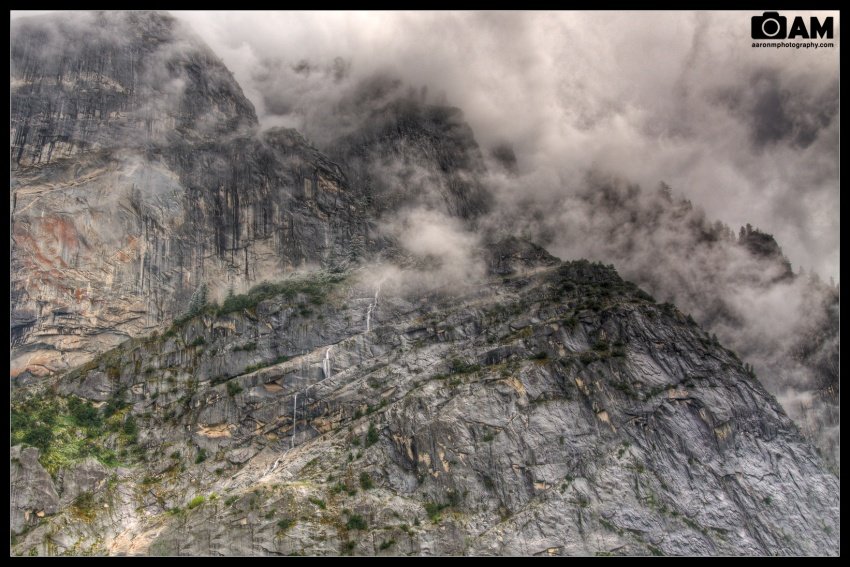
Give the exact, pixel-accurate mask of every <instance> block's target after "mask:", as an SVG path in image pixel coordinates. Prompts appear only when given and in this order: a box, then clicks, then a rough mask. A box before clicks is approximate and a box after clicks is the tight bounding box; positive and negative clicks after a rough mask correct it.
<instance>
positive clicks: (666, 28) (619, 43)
mask: <svg viewBox="0 0 850 567" xmlns="http://www.w3.org/2000/svg"><path fill="white" fill-rule="evenodd" d="M794 14H800V15H803V16H804V17H808V15H809V13H805V12H794ZM813 14H814V15H818V16H820V17H821V18H823V17H824V16H827V15H832V16H833V17H834V26H835V40H834V41H835V42H836V45H837V44H838V41H839V39H840V21H839V19H838V17H837V14H834V13H833V14H827V13H813ZM175 15H176V16H177V17H178V18H181V19H185V20H186V21H189V22H191V24H192V26H193V28H194V29H195V30H196V31H197V33H198V34H199V35H200V36H201V37H203V38H204V40H205V41H206V42H207V43H208V44H209V45H210V46H211V47H212V48H213V50H214V51H215V52H216V53H218V54H219V56H220V57H222V59H223V61H224V62H225V64H226V65H227V66H228V67H229V68H230V69H231V70H232V71H233V72H234V74H235V76H236V78H237V80H238V81H239V83H240V84H241V85H242V87H243V89H244V90H245V93H246V95H247V96H248V98H249V99H251V101H252V102H253V103H254V105H255V107H256V108H257V113H258V115H259V118H260V121H261V123H262V124H263V125H264V126H268V125H275V124H286V125H289V126H293V127H296V128H298V129H299V130H301V131H303V132H304V133H305V135H307V136H308V138H310V139H312V140H314V141H315V142H316V143H318V144H319V145H320V146H321V145H322V143H323V142H326V141H328V140H330V139H332V138H333V137H335V136H337V135H339V134H340V132H341V131H344V130H345V129H346V128H349V127H351V126H352V124H354V123H357V121H358V120H361V119H362V118H363V116H362V115H358V114H357V112H356V110H359V109H355V108H352V106H351V105H344V104H341V102H342V101H344V100H345V99H346V98H347V97H348V96H349V93H350V92H351V90H352V89H354V88H357V86H358V85H360V84H361V83H362V81H363V80H365V79H371V78H373V77H374V76H375V75H376V74H380V75H384V76H388V77H392V78H397V79H399V80H401V82H402V85H401V86H400V87H399V88H400V89H403V90H407V89H415V90H416V91H417V93H420V92H423V91H424V92H425V94H426V96H427V97H428V98H429V100H432V101H443V102H447V103H448V104H450V105H452V106H457V107H459V108H460V109H462V110H463V112H464V115H465V117H466V120H467V122H469V124H470V125H471V126H472V129H473V131H474V132H475V136H476V138H477V139H478V141H479V143H481V145H482V146H483V147H485V148H487V149H491V148H493V147H495V146H497V145H498V144H500V143H509V144H510V145H511V146H512V147H513V150H514V153H515V154H516V157H517V167H518V170H519V174H520V180H519V181H517V182H516V183H514V184H513V185H512V186H511V187H509V191H510V195H509V196H506V197H505V198H506V199H512V198H514V196H515V195H517V194H519V195H522V196H528V195H531V196H535V197H538V198H542V199H553V198H557V197H558V196H560V195H563V194H564V193H565V192H569V191H571V190H574V189H575V188H577V187H578V186H579V185H580V184H581V180H582V179H583V175H582V174H583V173H584V172H585V171H587V170H588V169H600V170H603V171H605V172H609V173H614V174H617V175H620V176H621V177H623V178H624V179H627V180H629V181H630V182H635V183H639V184H641V185H642V186H644V187H655V186H657V184H658V183H659V182H660V181H664V182H666V183H667V184H669V185H670V186H671V187H672V188H673V189H674V191H676V192H677V193H681V194H683V195H684V196H685V197H686V198H688V199H690V200H691V201H692V202H693V203H694V204H696V205H697V206H700V207H702V208H704V209H705V210H706V212H707V214H708V216H709V217H710V218H712V219H718V220H721V221H723V222H725V223H727V224H729V225H730V226H733V227H737V226H742V225H744V224H745V223H751V224H752V225H753V226H757V227H759V228H760V229H762V230H764V231H766V232H769V233H771V234H773V235H774V236H775V237H776V238H777V240H778V241H779V242H780V243H782V246H783V250H784V251H785V253H786V255H787V256H788V257H789V259H790V260H791V262H792V264H793V265H794V266H795V268H798V267H803V268H805V269H806V270H807V271H812V270H813V271H815V272H816V273H818V274H819V275H820V276H821V277H822V278H824V279H829V278H830V277H833V278H834V279H835V280H838V271H839V244H838V232H839V230H838V229H839V216H838V202H839V201H838V199H839V192H838V174H837V169H838V51H839V50H838V48H837V47H836V48H822V49H757V48H752V47H751V40H750V37H749V33H750V17H751V16H752V15H757V14H751V13H749V12H719V13H718V12H712V13H707V12H682V13H664V12H649V13H631V12H627V13H609V12H605V13H601V12H599V13H576V12H563V13H545V12H519V13H516V12H511V13H501V12H485V13H477V12H460V13H455V12H449V13H445V12H440V13H427V12H426V13H422V12H416V13H405V12H392V13H382V12H373V13H353V14H349V13H311V12H297V13H286V12H273V13H258V12H244V13H238V12H237V13H227V14H224V13H216V12H176V13H175ZM340 118H344V120H340Z"/></svg>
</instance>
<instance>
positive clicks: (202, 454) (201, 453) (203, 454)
mask: <svg viewBox="0 0 850 567" xmlns="http://www.w3.org/2000/svg"><path fill="white" fill-rule="evenodd" d="M206 460H207V450H206V449H204V448H203V447H201V448H200V449H199V450H198V455H197V456H196V457H195V464H196V465H199V464H201V463H203V462H204V461H206Z"/></svg>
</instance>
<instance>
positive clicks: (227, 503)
mask: <svg viewBox="0 0 850 567" xmlns="http://www.w3.org/2000/svg"><path fill="white" fill-rule="evenodd" d="M237 500H239V497H238V496H228V497H227V499H226V500H225V501H224V505H225V506H232V505H233V503H234V502H236V501H237Z"/></svg>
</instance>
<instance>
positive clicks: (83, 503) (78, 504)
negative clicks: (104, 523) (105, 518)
mask: <svg viewBox="0 0 850 567" xmlns="http://www.w3.org/2000/svg"><path fill="white" fill-rule="evenodd" d="M71 512H72V513H73V514H74V515H75V516H77V517H78V518H80V519H82V520H85V521H87V522H91V521H92V520H94V518H95V516H96V515H97V510H96V508H95V500H94V494H92V493H91V492H81V493H80V495H79V496H77V497H76V498H75V499H74V503H73V504H72V505H71Z"/></svg>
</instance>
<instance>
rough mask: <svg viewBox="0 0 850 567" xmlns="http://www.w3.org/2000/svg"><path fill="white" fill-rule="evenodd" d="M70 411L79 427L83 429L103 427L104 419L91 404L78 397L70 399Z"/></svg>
mask: <svg viewBox="0 0 850 567" xmlns="http://www.w3.org/2000/svg"><path fill="white" fill-rule="evenodd" d="M68 410H69V411H70V412H71V416H72V417H73V418H74V421H76V422H77V425H79V426H81V427H91V428H98V427H100V426H101V425H103V419H102V418H101V416H100V413H99V412H98V411H97V409H96V408H95V407H94V406H93V405H91V404H90V403H89V402H84V401H83V400H81V399H79V398H77V397H71V398H69V399H68Z"/></svg>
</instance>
